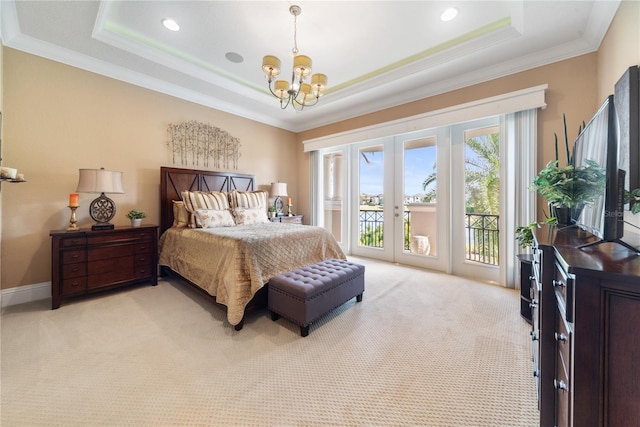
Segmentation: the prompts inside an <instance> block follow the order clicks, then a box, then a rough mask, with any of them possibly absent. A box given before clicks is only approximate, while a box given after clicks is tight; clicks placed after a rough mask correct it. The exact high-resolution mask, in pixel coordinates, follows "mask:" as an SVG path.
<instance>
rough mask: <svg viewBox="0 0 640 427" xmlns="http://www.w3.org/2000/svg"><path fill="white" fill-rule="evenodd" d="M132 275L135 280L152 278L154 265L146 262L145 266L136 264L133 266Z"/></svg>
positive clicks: (154, 272)
mask: <svg viewBox="0 0 640 427" xmlns="http://www.w3.org/2000/svg"><path fill="white" fill-rule="evenodd" d="M134 270H135V271H134V275H135V278H136V279H141V278H143V277H152V276H153V275H154V274H156V271H155V268H154V265H153V264H151V263H149V262H147V263H146V264H136V265H135V266H134Z"/></svg>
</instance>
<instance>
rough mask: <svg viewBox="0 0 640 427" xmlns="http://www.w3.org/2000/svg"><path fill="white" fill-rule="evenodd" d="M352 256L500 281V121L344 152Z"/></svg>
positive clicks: (361, 145) (354, 147)
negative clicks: (348, 172) (348, 171)
mask: <svg viewBox="0 0 640 427" xmlns="http://www.w3.org/2000/svg"><path fill="white" fill-rule="evenodd" d="M349 157H350V165H351V175H350V181H351V185H350V186H349V188H350V190H349V194H350V197H349V199H350V212H351V214H350V215H349V217H348V222H349V227H348V228H349V229H350V230H351V233H350V241H351V244H350V248H351V253H352V254H354V255H357V256H366V257H371V258H377V259H382V260H386V261H391V262H399V263H402V264H407V265H415V266H419V267H424V268H429V269H433V270H438V271H443V272H447V273H453V274H457V275H462V276H470V277H475V278H479V279H482V280H486V281H496V282H498V281H499V277H500V270H499V254H500V239H499V230H500V221H501V219H500V214H499V207H500V191H501V190H500V188H501V186H500V178H501V177H500V170H501V168H500V133H499V119H498V118H491V119H484V120H477V121H474V122H469V123H465V124H460V125H455V126H450V127H442V128H437V129H432V130H424V131H420V132H413V133H408V134H403V135H398V136H394V137H387V138H380V139H376V140H371V141H366V142H362V143H358V144H353V145H351V146H350V151H349Z"/></svg>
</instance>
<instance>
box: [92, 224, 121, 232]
mask: <svg viewBox="0 0 640 427" xmlns="http://www.w3.org/2000/svg"><path fill="white" fill-rule="evenodd" d="M114 228H115V227H114V225H113V224H111V223H109V222H97V223H95V224H93V225H92V226H91V229H92V230H94V231H95V230H113V229H114Z"/></svg>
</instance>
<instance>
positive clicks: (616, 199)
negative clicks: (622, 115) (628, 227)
mask: <svg viewBox="0 0 640 427" xmlns="http://www.w3.org/2000/svg"><path fill="white" fill-rule="evenodd" d="M590 162H595V163H597V165H599V166H600V167H602V168H604V169H605V175H606V182H605V183H604V185H600V186H596V187H597V188H601V194H599V195H598V196H597V197H596V198H595V200H593V201H592V202H589V203H586V204H585V206H584V208H583V209H582V212H581V214H580V216H579V217H578V219H577V221H576V224H577V225H578V226H579V227H581V228H582V229H584V230H587V231H589V232H590V233H592V234H593V235H595V236H597V237H598V238H599V239H600V240H599V241H598V242H618V243H620V244H622V245H624V246H626V247H629V248H630V249H632V250H634V251H637V250H636V249H635V248H632V247H630V246H629V245H627V244H626V243H624V242H622V241H621V240H620V239H621V238H622V236H623V233H624V183H625V175H626V172H625V170H624V169H619V168H618V118H617V116H616V109H615V105H614V98H613V95H610V96H609V97H607V99H606V100H605V101H604V103H603V104H602V106H601V107H600V108H599V109H598V111H597V112H596V114H595V115H594V116H593V118H592V119H591V120H590V121H589V123H587V125H586V126H585V128H584V130H583V131H582V132H581V133H580V135H578V137H577V138H576V141H575V145H574V151H573V165H574V167H575V168H576V169H577V168H584V167H587V166H588V165H589V164H590ZM598 242H595V243H598ZM590 245H591V244H589V245H585V246H590Z"/></svg>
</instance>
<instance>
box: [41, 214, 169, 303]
mask: <svg viewBox="0 0 640 427" xmlns="http://www.w3.org/2000/svg"><path fill="white" fill-rule="evenodd" d="M50 236H51V298H52V301H51V308H52V309H54V310H55V309H56V308H58V307H60V304H61V302H62V300H63V299H66V298H68V297H75V296H80V295H85V294H90V293H93V292H99V291H102V290H105V289H112V288H118V287H121V286H125V285H130V284H133V283H138V282H144V281H150V282H151V284H152V285H153V286H155V285H157V284H158V274H157V269H158V226H157V225H143V226H140V227H135V228H132V227H116V228H115V229H113V230H96V231H92V230H90V229H87V230H82V229H81V230H79V231H66V230H54V231H51V233H50Z"/></svg>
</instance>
